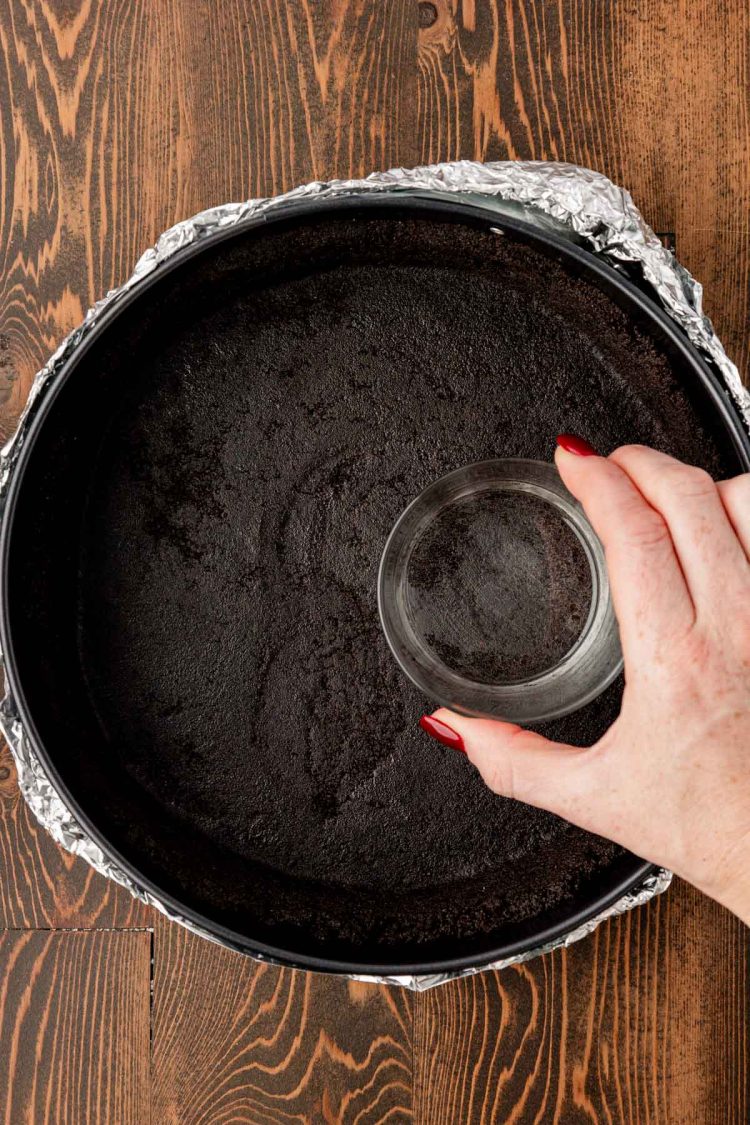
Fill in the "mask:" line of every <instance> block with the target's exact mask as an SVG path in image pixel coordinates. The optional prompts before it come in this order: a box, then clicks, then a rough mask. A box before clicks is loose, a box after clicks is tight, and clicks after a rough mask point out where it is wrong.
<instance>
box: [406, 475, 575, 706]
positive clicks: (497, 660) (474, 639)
mask: <svg viewBox="0 0 750 1125" xmlns="http://www.w3.org/2000/svg"><path fill="white" fill-rule="evenodd" d="M591 593H592V590H591V568H590V566H589V563H588V560H587V558H586V553H585V551H584V548H583V545H582V544H581V542H580V540H579V539H578V536H577V535H576V534H575V532H574V531H573V529H572V528H571V527H569V526H568V524H567V523H566V522H565V520H564V519H563V518H562V517H561V516H560V514H559V513H558V512H557V511H555V509H554V508H553V507H552V506H551V505H550V504H549V503H547V502H546V501H544V500H541V499H539V498H538V497H536V496H531V495H529V494H528V493H523V492H513V491H503V490H500V491H490V490H488V491H485V492H482V493H480V494H479V495H476V496H471V497H468V498H464V499H463V500H460V501H458V502H453V503H451V504H449V505H447V506H446V507H445V508H444V509H443V510H442V511H441V512H440V513H439V514H438V515H437V516H436V518H435V519H434V520H433V521H432V522H431V523H430V524H429V526H428V527H427V528H426V529H425V531H424V533H423V534H422V535H421V536H420V538H419V539H418V540H417V542H416V543H415V544H414V547H413V549H412V552H411V555H410V557H409V564H408V568H407V575H406V593H405V604H406V607H407V608H406V613H407V617H408V620H409V623H410V625H411V628H412V630H413V632H414V635H415V637H416V638H417V642H418V644H419V645H420V646H422V648H423V650H426V651H428V652H429V653H431V654H432V656H434V657H436V658H437V659H438V660H439V661H440V662H441V663H442V664H443V665H444V666H445V667H446V668H447V669H448V670H449V671H450V672H451V673H452V674H454V675H456V676H458V677H460V678H461V679H462V680H466V681H470V682H473V683H480V684H509V683H517V682H518V681H520V680H524V679H529V678H531V677H533V676H539V675H541V674H542V673H543V672H547V671H549V669H551V668H554V667H555V665H556V664H558V663H559V662H560V661H561V660H562V659H563V657H564V656H566V655H567V653H568V652H569V651H570V650H571V648H572V647H573V645H574V644H575V642H576V641H577V640H578V638H579V637H580V635H581V632H582V630H583V627H584V625H585V623H586V620H587V618H588V613H589V609H590V607H591Z"/></svg>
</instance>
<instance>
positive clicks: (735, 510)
mask: <svg viewBox="0 0 750 1125" xmlns="http://www.w3.org/2000/svg"><path fill="white" fill-rule="evenodd" d="M716 487H717V488H718V490H719V496H720V497H721V502H722V504H723V505H724V510H725V512H726V513H727V517H728V519H729V522H730V523H731V525H732V527H733V528H734V533H735V535H736V536H737V538H738V539H739V541H740V543H741V544H742V549H743V550H744V552H745V555H746V557H747V558H748V559H750V473H743V474H742V476H739V477H732V478H731V480H720V481H719V483H718V484H717V486H716Z"/></svg>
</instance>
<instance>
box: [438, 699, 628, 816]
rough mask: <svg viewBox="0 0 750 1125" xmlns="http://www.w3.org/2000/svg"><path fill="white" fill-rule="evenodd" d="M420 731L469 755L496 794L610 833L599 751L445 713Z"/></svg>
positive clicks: (513, 725) (481, 720)
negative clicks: (600, 780)
mask: <svg viewBox="0 0 750 1125" xmlns="http://www.w3.org/2000/svg"><path fill="white" fill-rule="evenodd" d="M420 726H421V727H422V729H423V730H424V731H425V732H426V733H427V734H429V735H430V737H431V738H434V739H436V740H437V741H438V742H441V743H443V745H446V746H450V747H452V748H453V749H454V750H458V751H460V752H461V753H464V754H466V756H467V757H468V758H469V760H470V761H471V763H472V764H473V765H474V766H476V768H477V769H478V770H479V772H480V774H481V775H482V778H483V780H484V782H485V784H486V785H487V786H488V787H489V788H490V789H492V790H493V792H495V793H498V794H500V795H501V796H503V797H513V798H515V799H516V800H519V801H524V802H525V803H526V804H528V805H536V806H537V807H538V808H543V809H547V810H548V811H549V812H553V813H557V815H558V816H562V817H565V819H566V820H569V821H571V822H573V823H575V824H578V825H579V826H580V827H582V828H589V829H590V830H592V831H600V832H601V831H606V828H605V825H606V802H604V801H603V800H602V792H601V786H600V784H599V778H600V776H601V771H600V769H599V766H598V762H599V755H598V753H597V751H596V750H595V749H581V748H580V747H576V746H568V745H566V744H565V743H561V742H550V741H549V740H548V739H546V738H543V737H542V736H541V735H539V734H536V733H535V732H533V731H530V730H524V729H523V728H522V727H519V726H516V725H515V724H513V723H504V722H500V721H496V720H493V719H471V718H468V717H467V716H465V715H459V714H457V713H455V712H453V711H448V710H447V709H446V708H444V707H441V708H440V709H439V710H437V711H435V712H434V714H432V715H425V716H424V717H423V718H422V719H421V720H420ZM594 821H596V823H595V822H594Z"/></svg>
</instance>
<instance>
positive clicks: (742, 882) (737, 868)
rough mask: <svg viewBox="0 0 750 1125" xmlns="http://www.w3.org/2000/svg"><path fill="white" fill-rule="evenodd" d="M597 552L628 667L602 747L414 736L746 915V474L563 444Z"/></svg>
mask: <svg viewBox="0 0 750 1125" xmlns="http://www.w3.org/2000/svg"><path fill="white" fill-rule="evenodd" d="M556 460H557V466H558V469H559V471H560V474H561V476H562V478H563V480H564V481H565V484H566V485H567V486H568V488H569V489H570V491H571V492H572V493H573V495H574V496H576V497H577V498H578V500H579V501H580V502H581V504H582V505H583V507H584V509H585V510H586V513H587V515H588V517H589V520H590V521H591V523H592V525H593V527H594V529H595V530H596V532H597V534H598V535H599V538H600V539H601V541H602V543H603V544H604V547H605V550H606V556H607V567H608V571H609V577H610V582H611V587H612V596H613V600H614V605H615V611H616V613H617V618H618V621H619V625H620V636H621V639H622V648H623V654H624V658H625V681H626V684H625V693H624V696H623V701H622V710H621V713H620V716H619V718H618V719H617V720H616V722H615V723H614V724H613V725H612V726H611V727H610V729H609V730H608V731H607V733H606V734H605V735H604V736H603V738H601V739H600V740H599V742H597V743H596V745H594V746H592V747H590V748H587V749H581V748H578V747H572V746H565V745H562V744H559V743H552V742H549V741H547V740H546V739H544V738H542V737H541V736H540V735H537V734H534V733H532V732H531V731H525V730H522V729H521V728H520V727H517V726H512V725H510V724H508V723H502V722H492V721H491V720H484V719H467V718H464V717H463V716H461V715H456V714H454V713H453V712H451V711H447V710H445V709H441V710H439V711H436V712H435V714H434V716H425V718H424V719H423V720H422V726H423V728H424V729H425V730H426V731H427V732H428V733H429V734H431V735H432V736H433V737H436V738H438V739H439V740H440V741H443V742H446V743H447V744H449V745H453V746H454V747H455V749H459V750H465V752H466V754H467V756H468V757H469V759H470V760H471V761H472V762H473V764H474V765H475V766H476V767H477V769H478V770H479V771H480V773H481V774H482V777H483V778H484V780H485V781H486V783H487V785H489V786H490V788H491V789H493V790H494V791H495V792H496V793H501V794H503V795H504V796H507V797H515V798H517V799H518V800H520V801H526V802H527V803H528V804H532V805H538V806H539V807H540V808H545V809H549V810H550V811H552V812H555V813H558V814H559V815H560V816H563V817H565V818H566V819H567V820H569V821H571V822H572V823H574V824H577V825H580V826H581V827H582V828H586V829H588V830H589V831H591V832H595V833H597V834H599V835H600V836H607V837H609V838H610V839H612V840H615V841H617V843H619V844H622V845H623V846H624V847H626V848H629V849H630V850H631V851H633V852H635V853H636V854H638V855H640V856H642V857H644V858H646V859H650V860H652V861H653V862H655V863H659V864H663V865H664V866H666V867H669V868H671V869H672V870H673V871H675V872H677V873H678V874H679V875H681V876H683V877H684V878H685V879H688V880H690V882H692V883H694V884H695V885H696V886H697V887H699V888H700V889H701V890H703V891H705V893H706V894H709V895H711V896H712V897H713V898H716V899H718V901H719V902H721V903H723V904H724V905H725V906H728V907H729V908H730V909H731V910H733V911H734V912H735V913H736V914H738V915H740V917H742V918H743V919H744V920H745V921H746V922H750V561H749V560H750V474H746V475H744V476H740V477H735V478H734V479H733V480H728V481H721V482H719V483H718V484H716V483H714V481H712V480H711V478H710V477H709V476H708V475H707V474H706V473H704V472H703V471H702V470H701V469H696V468H692V467H690V466H688V465H683V464H681V463H680V462H679V461H675V460H674V459H673V458H671V457H667V456H666V455H665V454H662V453H657V452H655V451H654V450H652V449H647V448H645V447H643V446H624V447H622V448H621V449H617V450H616V451H615V452H614V453H613V454H612V455H611V456H610V457H607V458H605V457H599V456H596V455H595V454H594V451H593V450H591V449H590V447H588V446H587V445H586V443H585V442H581V441H580V439H575V438H569V437H561V438H560V439H558V450H557V455H556Z"/></svg>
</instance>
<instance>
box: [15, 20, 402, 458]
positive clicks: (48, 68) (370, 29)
mask: <svg viewBox="0 0 750 1125" xmlns="http://www.w3.org/2000/svg"><path fill="white" fill-rule="evenodd" d="M416 37H417V8H416V4H415V3H414V0H388V2H387V3H384V4H370V3H363V2H362V0H326V2H324V3H319V2H313V0H300V2H297V3H294V4H289V5H287V4H286V3H285V2H283V0H230V2H229V3H227V4H214V3H212V2H210V0H199V2H196V0H192V2H190V3H179V2H177V0H159V2H158V3H157V2H154V3H149V4H132V3H130V2H129V0H108V2H107V3H103V2H101V0H87V2H86V3H82V4H80V5H77V4H69V3H59V4H58V3H55V4H53V3H39V2H31V0H29V2H28V3H26V2H20V0H0V83H1V84H2V85H0V137H1V138H2V140H0V406H1V407H2V411H1V413H0V431H1V432H0V436H2V437H4V436H7V434H8V432H9V431H10V430H11V429H12V426H13V424H14V422H15V419H16V418H17V416H18V413H19V410H20V408H21V406H22V404H23V402H24V400H25V398H26V395H27V393H28V388H29V385H30V381H31V378H32V376H33V374H34V372H35V371H36V370H37V369H38V368H39V367H40V366H41V364H42V362H43V361H44V359H45V358H46V356H47V355H48V354H49V353H50V351H51V350H52V349H53V348H54V347H55V346H56V344H57V343H58V342H59V341H60V339H61V338H62V337H63V336H64V335H65V334H66V333H67V332H68V331H69V330H70V329H71V328H73V327H74V326H75V325H76V324H77V323H79V322H80V320H81V319H82V317H83V313H84V312H85V310H86V308H88V307H89V306H90V305H91V304H92V303H93V302H94V300H95V299H96V298H97V297H99V296H101V295H102V294H103V293H104V292H106V290H107V289H109V288H111V287H112V286H113V285H115V284H117V283H119V282H121V281H123V280H124V279H125V278H126V277H127V276H128V274H129V273H130V272H131V270H132V267H133V265H134V264H135V261H136V259H137V258H138V256H139V254H140V253H141V251H142V250H143V249H145V247H146V246H147V245H150V244H151V243H152V242H153V241H154V239H155V238H156V237H157V235H158V234H159V233H160V232H161V231H162V230H164V229H165V228H166V227H167V226H169V225H171V224H172V223H174V222H176V221H177V220H178V219H181V218H185V217H186V216H188V215H191V214H194V213H195V212H196V211H199V210H201V209H202V208H204V207H207V206H210V205H211V204H215V203H219V202H224V201H225V200H227V199H245V198H247V197H248V196H250V195H258V194H270V193H273V192H278V191H282V190H285V189H287V188H290V187H293V186H294V185H295V184H296V183H299V182H303V181H306V180H310V179H314V178H315V177H322V176H326V177H328V176H336V175H351V174H360V173H365V172H367V171H370V170H371V169H372V168H374V167H390V166H392V165H394V164H399V163H414V158H415V150H414V147H413V144H412V141H411V137H412V136H413V135H414V113H415V105H416V103H415V99H414V96H413V94H414V91H415V89H416V68H415V65H414V64H415V59H416V50H417V38H416Z"/></svg>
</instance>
